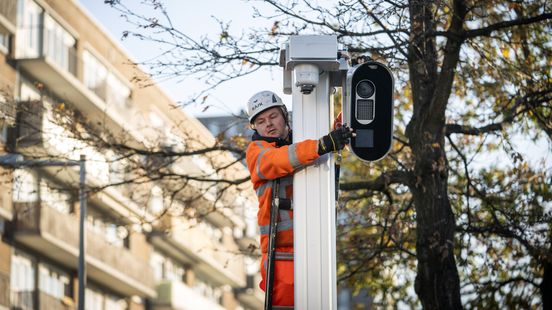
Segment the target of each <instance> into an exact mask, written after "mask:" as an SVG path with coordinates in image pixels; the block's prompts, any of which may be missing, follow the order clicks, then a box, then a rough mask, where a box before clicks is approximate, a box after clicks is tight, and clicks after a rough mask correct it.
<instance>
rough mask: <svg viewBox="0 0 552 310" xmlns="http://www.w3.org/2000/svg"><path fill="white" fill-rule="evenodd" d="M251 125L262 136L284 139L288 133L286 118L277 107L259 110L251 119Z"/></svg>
mask: <svg viewBox="0 0 552 310" xmlns="http://www.w3.org/2000/svg"><path fill="white" fill-rule="evenodd" d="M253 126H255V129H257V132H258V133H259V134H260V135H261V136H263V137H270V138H280V139H285V138H287V135H288V128H287V126H286V120H285V119H284V115H283V113H282V110H280V108H279V107H273V108H270V109H268V110H266V111H263V112H261V113H260V114H259V115H258V116H257V117H256V118H255V121H253Z"/></svg>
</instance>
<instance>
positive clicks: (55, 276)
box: [38, 263, 71, 300]
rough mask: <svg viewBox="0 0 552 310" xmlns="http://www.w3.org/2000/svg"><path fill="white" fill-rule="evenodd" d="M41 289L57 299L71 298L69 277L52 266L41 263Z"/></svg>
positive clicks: (39, 277)
mask: <svg viewBox="0 0 552 310" xmlns="http://www.w3.org/2000/svg"><path fill="white" fill-rule="evenodd" d="M38 279H39V281H38V282H39V287H38V288H39V289H40V291H41V292H44V293H46V294H48V295H50V296H52V297H55V298H56V299H60V300H61V299H63V297H65V296H68V297H70V296H71V289H70V286H69V285H70V281H69V275H68V274H67V273H64V272H62V271H60V270H57V269H55V268H54V267H52V266H48V265H46V264H44V263H40V264H39V266H38Z"/></svg>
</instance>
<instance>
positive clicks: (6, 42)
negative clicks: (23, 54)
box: [0, 28, 10, 54]
mask: <svg viewBox="0 0 552 310" xmlns="http://www.w3.org/2000/svg"><path fill="white" fill-rule="evenodd" d="M9 52H10V34H9V33H8V32H5V31H4V30H3V29H2V28H0V53H4V54H9Z"/></svg>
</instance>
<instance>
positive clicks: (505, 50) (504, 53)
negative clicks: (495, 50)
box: [501, 47, 510, 58]
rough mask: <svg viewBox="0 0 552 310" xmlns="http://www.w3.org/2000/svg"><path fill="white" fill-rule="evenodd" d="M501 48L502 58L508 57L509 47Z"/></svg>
mask: <svg viewBox="0 0 552 310" xmlns="http://www.w3.org/2000/svg"><path fill="white" fill-rule="evenodd" d="M501 50H502V56H503V57H504V58H508V57H509V56H510V49H509V48H508V47H503V48H502V49H501Z"/></svg>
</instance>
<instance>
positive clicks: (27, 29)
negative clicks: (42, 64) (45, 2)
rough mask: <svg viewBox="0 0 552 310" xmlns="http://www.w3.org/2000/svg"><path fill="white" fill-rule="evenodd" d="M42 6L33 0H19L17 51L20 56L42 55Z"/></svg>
mask: <svg viewBox="0 0 552 310" xmlns="http://www.w3.org/2000/svg"><path fill="white" fill-rule="evenodd" d="M42 16H43V10H42V8H41V7H40V6H39V5H38V4H36V3H35V2H34V1H32V0H19V3H18V6H17V34H16V39H17V51H16V56H17V57H18V58H25V57H29V58H32V57H38V56H39V55H40V52H41V50H40V45H39V42H40V33H41V31H42Z"/></svg>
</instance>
